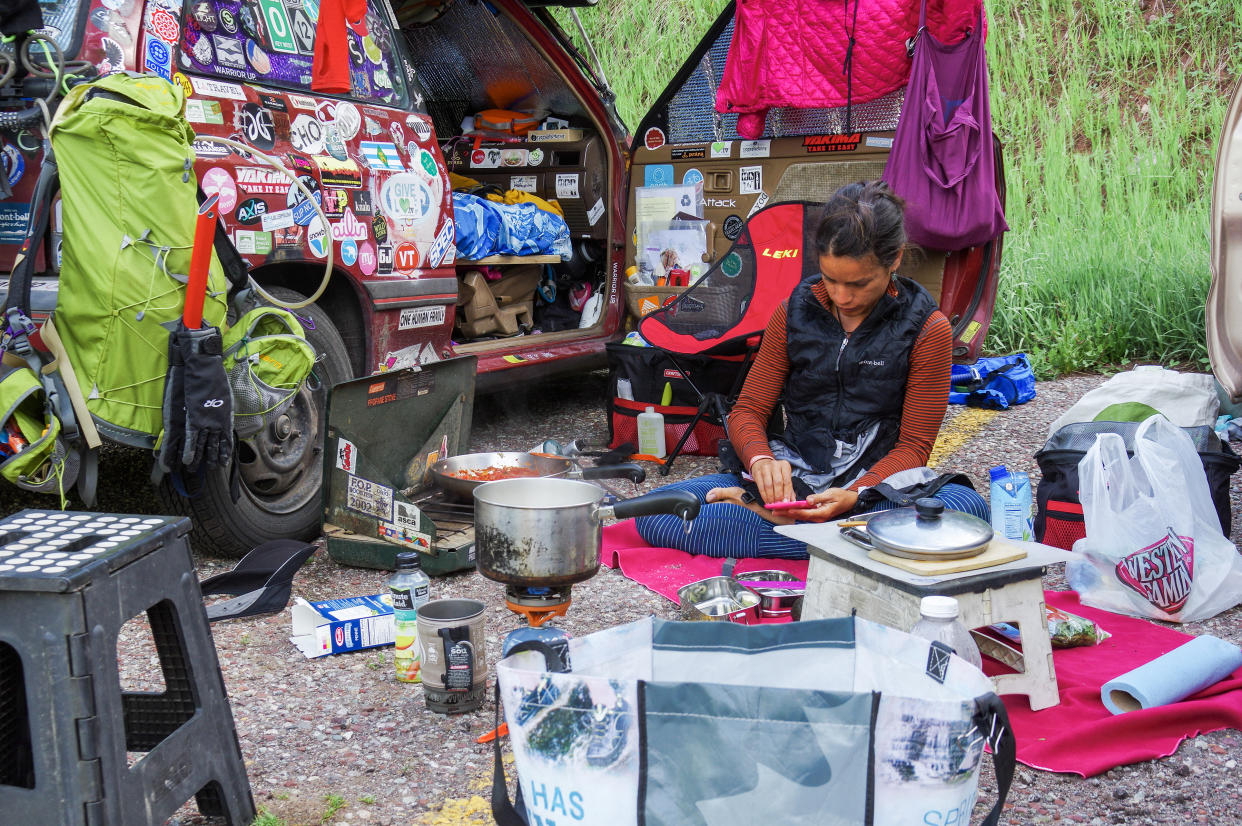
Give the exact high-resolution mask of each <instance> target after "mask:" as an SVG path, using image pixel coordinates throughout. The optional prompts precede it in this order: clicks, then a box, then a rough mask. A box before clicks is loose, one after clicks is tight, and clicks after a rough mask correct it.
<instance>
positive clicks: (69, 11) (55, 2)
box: [39, 0, 90, 57]
mask: <svg viewBox="0 0 1242 826" xmlns="http://www.w3.org/2000/svg"><path fill="white" fill-rule="evenodd" d="M88 5H90V0H39V8H40V9H42V10H43V32H44V34H47V35H50V36H51V38H52V39H53V40H55V41H56V45H57V46H59V47H60V50H61V51H62V52H64V53H65V56H66V57H72V56H73V53H74V52H75V51H76V48H75V47H76V46H77V44H78V36H79V35H80V34H81V33H80V32H79V31H78V29H79V28H80V27H81V25H82V10H83V7H84V6H88Z"/></svg>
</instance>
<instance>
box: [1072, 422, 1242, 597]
mask: <svg viewBox="0 0 1242 826" xmlns="http://www.w3.org/2000/svg"><path fill="white" fill-rule="evenodd" d="M1078 479H1079V497H1080V498H1081V500H1082V509H1083V518H1084V520H1085V522H1086V531H1087V534H1086V536H1085V537H1084V538H1083V539H1080V540H1078V541H1077V542H1075V543H1074V552H1075V555H1076V557H1077V558H1076V559H1074V560H1072V561H1070V562H1069V563H1067V564H1066V566H1065V575H1066V578H1067V579H1068V580H1069V584H1070V587H1071V588H1073V589H1074V590H1075V591H1077V592H1078V595H1079V597H1080V598H1081V599H1082V602H1083V603H1084V604H1085V605H1091V606H1094V607H1096V608H1103V609H1104V610H1106V611H1114V612H1116V613H1120V614H1129V615H1131V616H1137V617H1149V618H1151V619H1159V620H1168V621H1171V622H1195V621H1197V620H1203V619H1207V618H1208V617H1213V616H1215V615H1217V614H1219V613H1220V612H1222V611H1225V610H1227V609H1229V608H1232V607H1233V606H1234V605H1236V604H1238V603H1239V602H1242V556H1240V555H1239V554H1238V551H1237V549H1236V548H1235V547H1234V545H1233V543H1232V542H1230V541H1229V540H1228V539H1227V538H1226V537H1225V536H1224V534H1222V533H1221V530H1220V522H1219V520H1218V519H1217V516H1216V511H1215V508H1214V506H1213V504H1212V496H1211V493H1210V492H1209V491H1208V485H1207V476H1206V474H1205V473H1204V471H1203V464H1202V462H1200V460H1199V456H1198V454H1197V453H1196V452H1195V448H1194V444H1193V443H1192V442H1191V440H1190V437H1189V436H1188V435H1186V433H1185V432H1184V431H1183V430H1182V429H1181V428H1179V427H1177V426H1176V425H1174V424H1172V423H1171V422H1169V421H1168V420H1167V419H1165V418H1164V417H1163V416H1152V417H1151V418H1149V419H1147V420H1146V421H1144V422H1143V423H1142V424H1140V425H1139V428H1138V430H1137V431H1136V433H1135V437H1134V457H1133V458H1130V457H1129V456H1127V455H1126V448H1125V443H1124V442H1123V441H1122V438H1121V436H1119V435H1117V434H1116V433H1101V434H1100V435H1098V436H1097V437H1096V441H1095V444H1094V445H1092V446H1091V447H1090V448H1089V449H1088V450H1087V455H1086V456H1084V457H1083V459H1082V461H1081V462H1079V463H1078Z"/></svg>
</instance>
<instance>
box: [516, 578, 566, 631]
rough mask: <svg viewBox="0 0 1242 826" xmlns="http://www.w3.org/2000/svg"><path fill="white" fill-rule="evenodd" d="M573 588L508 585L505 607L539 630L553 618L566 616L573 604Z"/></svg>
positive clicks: (563, 586) (564, 586)
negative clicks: (571, 591)
mask: <svg viewBox="0 0 1242 826" xmlns="http://www.w3.org/2000/svg"><path fill="white" fill-rule="evenodd" d="M572 587H573V586H571V585H562V586H559V587H555V588H553V587H542V588H540V587H533V586H521V585H508V586H506V587H505V606H506V607H508V609H509V610H510V611H512V612H514V613H515V614H518V615H520V616H523V617H525V618H526V621H527V622H528V623H530V625H531V627H533V628H538V627H540V626H541V625H543V624H544V623H545V622H547V621H548V620H550V619H551V618H552V617H563V616H565V613H566V612H567V611H568V610H569V603H570V602H571V600H570V589H571V588H572Z"/></svg>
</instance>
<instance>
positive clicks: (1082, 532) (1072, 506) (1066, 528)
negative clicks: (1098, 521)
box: [1038, 499, 1087, 551]
mask: <svg viewBox="0 0 1242 826" xmlns="http://www.w3.org/2000/svg"><path fill="white" fill-rule="evenodd" d="M1086 535H1087V526H1086V523H1085V522H1083V517H1082V505H1080V504H1078V503H1077V502H1059V501H1057V500H1055V499H1051V500H1049V501H1048V509H1047V513H1046V517H1045V519H1044V535H1043V536H1041V537H1038V539H1039V541H1040V542H1042V543H1044V544H1045V545H1052V546H1054V547H1057V548H1064V549H1065V550H1067V551H1069V550H1073V548H1074V543H1075V542H1077V541H1078V540H1079V539H1082V538H1083V537H1084V536H1086Z"/></svg>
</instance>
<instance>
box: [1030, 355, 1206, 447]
mask: <svg viewBox="0 0 1242 826" xmlns="http://www.w3.org/2000/svg"><path fill="white" fill-rule="evenodd" d="M1140 405H1141V406H1142V407H1147V408H1150V409H1151V410H1154V411H1155V412H1157V413H1163V414H1164V415H1165V416H1168V417H1169V419H1170V420H1171V421H1172V422H1173V423H1174V424H1176V425H1179V426H1180V427H1196V426H1198V425H1205V424H1206V425H1214V424H1216V414H1217V413H1218V412H1219V410H1220V401H1219V400H1218V399H1217V397H1216V380H1215V379H1214V378H1212V376H1211V375H1209V374H1207V373H1178V372H1177V371H1175V370H1166V369H1165V368H1163V367H1160V366H1159V365H1152V364H1140V365H1139V366H1137V367H1135V368H1134V369H1133V370H1127V371H1126V372H1124V373H1118V374H1117V375H1115V376H1113V377H1112V378H1111V379H1109V380H1108V381H1106V382H1104V383H1103V384H1101V385H1100V386H1099V387H1097V388H1095V389H1094V390H1090V391H1088V392H1087V393H1084V394H1083V397H1082V398H1081V399H1079V400H1078V401H1076V402H1074V404H1073V405H1071V406H1070V409H1069V410H1066V411H1065V412H1064V413H1062V414H1061V417H1060V418H1059V419H1057V420H1056V421H1055V422H1053V423H1052V426H1051V427H1049V428H1048V436H1049V437H1051V436H1052V434H1054V433H1056V432H1057V431H1058V430H1060V429H1061V428H1062V427H1064V426H1065V425H1067V424H1077V423H1079V422H1094V421H1137V419H1138V417H1137V416H1133V415H1131V414H1132V413H1133V410H1134V408H1136V407H1139V406H1140ZM1119 415H1121V416H1124V418H1121V419H1118V418H1117V417H1118V416H1119Z"/></svg>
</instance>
